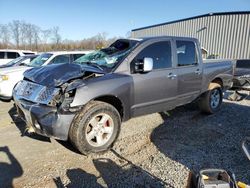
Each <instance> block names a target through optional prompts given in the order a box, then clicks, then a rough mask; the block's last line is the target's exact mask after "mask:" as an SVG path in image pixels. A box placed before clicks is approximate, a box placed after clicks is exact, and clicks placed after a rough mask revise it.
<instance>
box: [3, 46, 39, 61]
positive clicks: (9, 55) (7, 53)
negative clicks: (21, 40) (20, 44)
mask: <svg viewBox="0 0 250 188" xmlns="http://www.w3.org/2000/svg"><path fill="white" fill-rule="evenodd" d="M34 54H36V52H32V51H30V50H11V49H0V65H4V64H6V63H8V62H10V61H11V60H13V59H16V58H18V57H20V56H25V55H34Z"/></svg>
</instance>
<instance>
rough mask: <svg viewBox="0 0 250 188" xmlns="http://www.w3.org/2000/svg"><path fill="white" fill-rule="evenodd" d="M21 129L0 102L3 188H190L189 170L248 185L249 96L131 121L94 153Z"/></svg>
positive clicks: (9, 107) (9, 106)
mask: <svg viewBox="0 0 250 188" xmlns="http://www.w3.org/2000/svg"><path fill="white" fill-rule="evenodd" d="M12 121H13V122H12ZM24 130H25V124H24V123H23V122H22V121H21V120H20V119H19V118H17V117H16V113H15V109H14V108H13V104H12V103H2V102H0V187H9V186H11V185H13V186H14V187H187V186H188V184H189V183H188V182H189V179H190V172H191V171H194V172H197V171H199V170H200V169H202V168H223V169H226V170H231V171H233V172H234V173H235V174H236V178H237V179H238V180H241V181H243V182H246V183H248V184H250V170H249V169H250V161H248V160H247V158H246V157H245V156H244V154H243V152H242V150H241V141H242V139H243V138H244V137H246V136H249V135H250V97H248V98H246V99H244V100H242V101H240V102H231V101H228V100H224V103H223V106H222V109H221V111H220V112H218V113H217V114H214V115H210V116H207V115H204V114H201V113H200V112H199V111H198V110H197V108H196V106H195V105H188V106H185V107H180V108H177V109H175V110H173V111H171V112H170V116H167V115H164V114H163V113H161V114H159V113H155V114H151V115H147V116H143V117H139V118H134V119H132V120H130V121H128V122H126V123H124V124H123V126H122V131H121V134H120V137H119V140H118V141H117V142H116V144H115V145H114V147H113V149H112V150H111V151H108V152H106V153H103V154H98V155H91V156H83V155H80V154H78V153H77V152H76V151H75V150H74V149H73V148H72V146H71V145H70V144H68V143H66V142H59V141H56V140H53V139H48V138H44V137H42V136H37V135H27V134H25V133H24Z"/></svg>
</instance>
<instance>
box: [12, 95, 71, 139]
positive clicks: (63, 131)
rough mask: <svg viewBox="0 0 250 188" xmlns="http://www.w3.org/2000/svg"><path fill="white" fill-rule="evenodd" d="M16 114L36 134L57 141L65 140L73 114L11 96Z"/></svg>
mask: <svg viewBox="0 0 250 188" xmlns="http://www.w3.org/2000/svg"><path fill="white" fill-rule="evenodd" d="M13 98H14V101H15V104H16V107H17V111H18V114H19V115H20V116H21V117H22V119H23V120H24V121H25V122H26V123H27V125H28V126H32V127H33V128H34V130H35V132H36V133H38V134H41V135H43V136H47V137H53V138H56V139H59V140H67V139H68V133H69V129H70V125H71V122H72V121H73V118H74V116H75V114H73V113H65V112H59V111H58V109H57V107H51V106H47V105H43V104H37V103H33V102H28V101H26V100H23V99H18V97H17V96H15V94H14V95H13Z"/></svg>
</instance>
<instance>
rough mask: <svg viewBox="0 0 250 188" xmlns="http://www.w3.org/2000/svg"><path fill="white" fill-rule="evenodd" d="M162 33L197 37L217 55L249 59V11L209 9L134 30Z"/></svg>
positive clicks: (135, 32)
mask: <svg viewBox="0 0 250 188" xmlns="http://www.w3.org/2000/svg"><path fill="white" fill-rule="evenodd" d="M161 35H172V36H187V37H195V38H198V39H199V40H200V43H201V46H202V47H203V48H205V49H206V50H207V51H208V54H216V55H218V58H230V59H250V11H244V12H223V13H210V14H205V15H200V16H195V17H191V18H186V19H182V20H177V21H172V22H167V23H162V24H157V25H152V26H148V27H143V28H138V29H134V30H132V32H131V36H132V37H133V38H136V37H145V36H161Z"/></svg>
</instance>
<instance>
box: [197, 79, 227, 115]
mask: <svg viewBox="0 0 250 188" xmlns="http://www.w3.org/2000/svg"><path fill="white" fill-rule="evenodd" d="M214 92H218V96H219V100H218V104H217V103H216V105H212V102H211V101H212V96H213V93H214ZM222 98H223V94H222V88H221V85H220V84H217V83H211V84H210V85H209V89H208V91H207V92H206V93H204V94H203V95H202V96H201V98H200V100H199V108H200V110H201V111H202V112H205V113H207V114H213V113H215V112H217V111H218V110H219V109H220V107H221V103H222ZM213 104H215V103H213Z"/></svg>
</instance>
